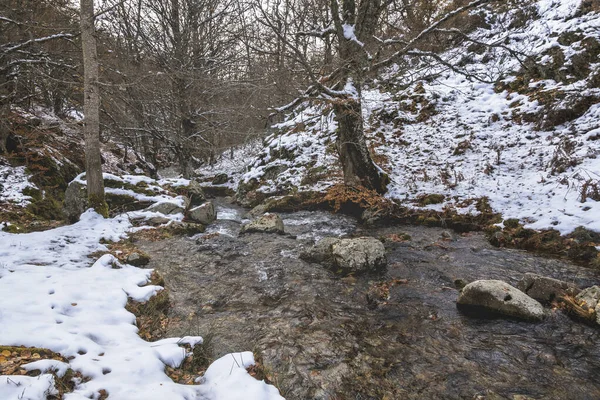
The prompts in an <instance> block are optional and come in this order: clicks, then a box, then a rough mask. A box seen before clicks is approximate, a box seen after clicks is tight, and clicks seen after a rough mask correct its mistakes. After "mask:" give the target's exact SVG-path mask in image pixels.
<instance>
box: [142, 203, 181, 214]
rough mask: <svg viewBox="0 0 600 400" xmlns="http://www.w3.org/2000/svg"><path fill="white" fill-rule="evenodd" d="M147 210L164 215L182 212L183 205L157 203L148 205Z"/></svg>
mask: <svg viewBox="0 0 600 400" xmlns="http://www.w3.org/2000/svg"><path fill="white" fill-rule="evenodd" d="M148 211H152V212H157V213H161V214H165V215H170V214H179V213H182V212H184V209H183V207H180V206H178V205H177V204H175V203H168V202H165V203H157V204H154V205H152V206H150V207H148Z"/></svg>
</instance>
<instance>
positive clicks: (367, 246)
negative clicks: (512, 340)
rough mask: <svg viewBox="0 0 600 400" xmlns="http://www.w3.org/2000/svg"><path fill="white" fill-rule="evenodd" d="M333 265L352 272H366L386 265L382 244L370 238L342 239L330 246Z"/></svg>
mask: <svg viewBox="0 0 600 400" xmlns="http://www.w3.org/2000/svg"><path fill="white" fill-rule="evenodd" d="M331 252H332V256H333V262H334V264H335V265H336V266H337V267H339V268H341V269H343V270H349V271H352V272H368V271H373V270H377V269H379V268H381V267H384V266H385V264H386V259H385V247H384V246H383V243H381V242H380V241H379V240H377V239H375V238H372V237H360V238H356V239H342V240H340V241H339V242H338V243H334V244H333V245H332V246H331Z"/></svg>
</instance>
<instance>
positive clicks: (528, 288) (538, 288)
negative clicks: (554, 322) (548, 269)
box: [517, 273, 579, 303]
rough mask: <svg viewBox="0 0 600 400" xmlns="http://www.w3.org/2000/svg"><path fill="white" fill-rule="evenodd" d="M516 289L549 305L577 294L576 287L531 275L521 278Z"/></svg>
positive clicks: (556, 280)
mask: <svg viewBox="0 0 600 400" xmlns="http://www.w3.org/2000/svg"><path fill="white" fill-rule="evenodd" d="M517 289H519V290H520V291H522V292H523V293H525V294H527V295H528V296H529V297H532V298H534V299H536V300H537V301H541V302H542V303H550V302H552V301H554V300H557V299H559V298H560V297H562V296H565V295H570V296H575V295H577V294H578V293H579V289H578V288H577V286H575V285H574V284H572V283H568V282H564V281H560V280H558V279H554V278H548V277H546V276H542V275H537V274H531V273H527V274H525V275H524V276H523V278H522V279H521V280H520V281H519V283H517Z"/></svg>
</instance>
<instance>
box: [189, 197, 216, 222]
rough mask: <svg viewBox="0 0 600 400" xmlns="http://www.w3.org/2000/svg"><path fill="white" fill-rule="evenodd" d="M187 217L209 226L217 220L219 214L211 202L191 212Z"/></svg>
mask: <svg viewBox="0 0 600 400" xmlns="http://www.w3.org/2000/svg"><path fill="white" fill-rule="evenodd" d="M187 217H188V218H189V219H190V220H192V221H194V222H199V223H201V224H204V225H208V224H210V223H212V222H213V221H214V220H216V219H217V212H216V211H215V206H214V205H213V203H212V202H210V201H209V202H207V203H204V204H202V205H201V206H198V207H195V208H192V209H191V210H189V211H188V213H187Z"/></svg>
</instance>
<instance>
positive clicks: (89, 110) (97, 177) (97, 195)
mask: <svg viewBox="0 0 600 400" xmlns="http://www.w3.org/2000/svg"><path fill="white" fill-rule="evenodd" d="M80 7H81V8H80V13H81V46H82V50H83V74H84V78H83V87H84V89H83V114H84V121H83V122H84V126H83V133H84V140H85V171H86V181H87V192H88V201H89V204H90V206H91V207H93V208H94V210H96V212H98V213H99V214H101V215H103V216H105V217H107V216H108V206H107V204H106V200H105V198H104V180H103V177H102V158H101V155H100V86H99V83H98V54H97V50H96V37H95V24H94V21H95V16H94V0H81V3H80Z"/></svg>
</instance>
